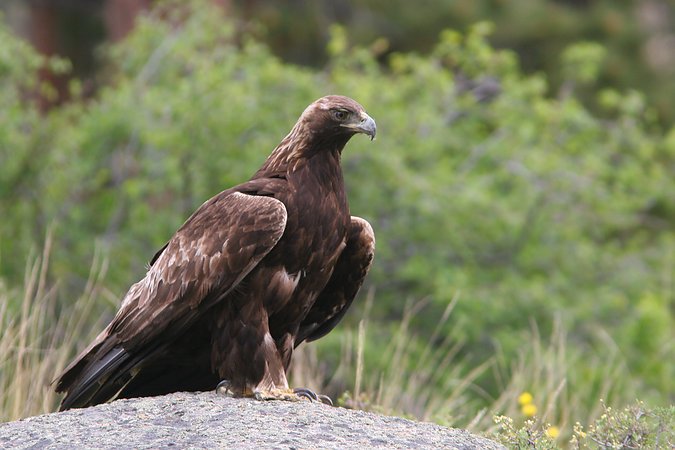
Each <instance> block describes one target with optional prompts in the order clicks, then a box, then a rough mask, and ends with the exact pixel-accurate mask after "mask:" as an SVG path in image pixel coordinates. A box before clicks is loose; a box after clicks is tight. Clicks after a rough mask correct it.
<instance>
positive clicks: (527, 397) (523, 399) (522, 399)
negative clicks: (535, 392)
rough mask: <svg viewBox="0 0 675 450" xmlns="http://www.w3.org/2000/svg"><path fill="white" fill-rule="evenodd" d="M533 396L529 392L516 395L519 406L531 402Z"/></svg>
mask: <svg viewBox="0 0 675 450" xmlns="http://www.w3.org/2000/svg"><path fill="white" fill-rule="evenodd" d="M532 400H533V397H532V394H530V393H529V392H523V393H522V394H520V395H519V396H518V404H519V405H521V406H525V405H529V404H530V403H532Z"/></svg>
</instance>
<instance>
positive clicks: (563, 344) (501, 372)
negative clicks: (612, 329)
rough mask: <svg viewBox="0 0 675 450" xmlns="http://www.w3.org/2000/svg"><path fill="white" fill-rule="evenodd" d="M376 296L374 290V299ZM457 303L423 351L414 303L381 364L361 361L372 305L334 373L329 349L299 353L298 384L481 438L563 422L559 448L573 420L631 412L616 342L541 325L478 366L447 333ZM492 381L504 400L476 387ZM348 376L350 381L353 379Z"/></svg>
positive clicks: (348, 338)
mask: <svg viewBox="0 0 675 450" xmlns="http://www.w3.org/2000/svg"><path fill="white" fill-rule="evenodd" d="M372 299H373V294H372V293H370V294H369V296H368V301H369V302H372ZM457 301H458V299H457V298H455V299H453V301H452V302H451V303H450V304H449V305H448V306H447V308H446V310H445V312H444V313H443V314H442V316H441V317H440V319H439V322H438V324H437V326H436V328H435V330H434V331H433V332H432V335H431V338H430V339H427V340H426V343H425V344H424V347H423V348H422V349H421V350H420V349H419V348H415V347H414V345H413V343H415V342H419V339H418V338H419V336H417V334H416V333H415V332H414V330H412V329H411V328H410V322H411V320H412V318H413V317H414V316H415V314H416V313H417V311H418V310H419V309H420V308H423V307H425V302H415V303H411V304H409V305H408V307H407V308H406V309H405V312H404V314H403V316H402V318H401V320H400V322H399V323H398V325H397V327H396V329H395V330H393V332H392V339H391V341H390V343H389V345H388V346H387V347H385V348H383V349H382V351H381V354H382V355H383V362H382V361H380V362H379V363H378V364H376V362H375V361H369V360H367V359H364V357H363V355H364V353H365V351H364V348H365V347H366V345H367V344H366V342H367V340H368V339H369V334H371V331H372V330H369V328H371V327H372V325H370V326H369V319H368V314H367V311H368V310H369V307H368V306H366V308H365V310H366V314H365V318H364V319H363V320H361V321H360V322H359V326H358V328H357V329H353V330H348V331H347V332H346V333H345V334H344V337H343V343H342V351H341V356H340V364H339V367H338V368H337V370H336V371H335V373H333V374H330V373H326V372H325V370H326V368H325V367H322V366H321V365H320V364H319V362H320V361H321V356H320V354H321V351H320V350H317V346H311V345H310V346H304V347H300V348H299V349H298V352H297V354H296V356H294V358H295V359H294V363H293V370H292V374H291V375H292V381H293V382H295V384H306V385H310V386H314V387H317V388H318V389H322V390H324V391H325V392H331V393H334V392H336V387H337V388H338V389H337V390H338V391H339V390H340V389H342V390H345V389H347V392H346V393H345V394H344V395H343V396H342V398H341V399H340V403H341V404H342V405H343V406H347V407H351V408H359V409H367V410H373V411H377V412H382V413H385V414H393V415H402V416H407V417H413V418H417V419H421V420H427V421H434V422H437V423H441V424H444V425H447V426H454V427H459V428H465V429H468V430H470V431H474V432H481V433H487V434H490V433H492V432H495V431H497V429H498V428H499V426H498V425H497V424H496V423H495V420H494V418H495V416H496V415H505V416H508V417H511V418H513V419H514V421H515V423H516V425H517V424H521V425H522V424H524V423H525V422H526V421H527V420H530V421H533V425H532V426H536V427H539V428H546V427H547V426H548V425H549V424H550V425H555V426H556V428H557V429H558V430H559V435H558V437H557V439H558V441H559V442H560V443H564V442H567V441H568V440H569V438H570V437H571V436H572V433H573V429H574V425H575V423H577V422H579V423H581V424H590V423H593V422H594V421H595V420H597V419H598V418H599V417H600V416H601V415H602V414H603V412H604V404H612V405H616V406H617V407H624V406H626V405H628V404H630V403H632V402H633V401H634V400H635V398H636V397H635V389H634V387H633V386H632V384H631V381H630V379H629V377H627V376H626V366H625V364H624V361H623V359H622V357H621V355H620V352H619V351H618V349H617V348H616V345H614V344H613V342H612V341H611V340H610V339H609V337H608V336H607V335H606V334H605V333H602V331H599V332H598V337H597V339H598V343H597V349H596V350H593V349H591V348H588V347H578V346H576V345H574V339H572V338H571V337H570V336H569V335H568V334H567V332H566V330H565V328H564V326H563V324H562V320H560V319H558V320H556V321H555V326H554V328H553V331H552V333H551V335H550V336H541V335H540V333H539V330H538V328H537V326H536V324H534V323H533V324H532V325H531V329H530V331H529V333H527V335H526V337H525V338H524V339H523V344H522V348H521V351H520V353H519V356H518V358H517V359H516V360H514V361H508V360H506V358H505V356H504V354H503V353H502V352H501V350H500V349H499V347H498V345H497V346H496V349H495V354H494V356H493V357H492V358H490V359H488V360H486V361H484V362H483V363H481V364H478V365H473V366H472V365H470V364H469V363H468V361H467V360H466V358H465V357H464V356H462V352H461V350H462V345H461V343H453V342H452V338H451V337H449V336H446V337H441V336H439V334H440V330H442V329H444V328H445V327H444V325H445V324H446V322H448V321H450V320H452V314H451V313H452V310H453V308H454V306H455V305H456V303H457ZM439 338H441V339H439ZM439 342H440V344H439ZM434 343H435V344H434ZM485 376H492V377H493V378H494V379H495V380H496V381H497V384H498V386H500V390H499V391H500V392H499V394H498V395H497V396H496V397H495V396H491V395H489V394H488V393H486V392H485V391H483V390H482V389H481V388H480V386H479V385H478V379H479V377H485ZM345 378H346V379H349V380H350V381H348V382H347V383H345ZM525 392H528V393H530V394H531V395H532V396H533V405H535V407H536V414H535V415H534V416H533V417H531V416H530V415H529V413H528V414H526V413H524V412H523V408H522V405H520V404H519V402H518V398H519V397H520V395H521V394H523V393H525ZM602 401H604V403H603V402H602Z"/></svg>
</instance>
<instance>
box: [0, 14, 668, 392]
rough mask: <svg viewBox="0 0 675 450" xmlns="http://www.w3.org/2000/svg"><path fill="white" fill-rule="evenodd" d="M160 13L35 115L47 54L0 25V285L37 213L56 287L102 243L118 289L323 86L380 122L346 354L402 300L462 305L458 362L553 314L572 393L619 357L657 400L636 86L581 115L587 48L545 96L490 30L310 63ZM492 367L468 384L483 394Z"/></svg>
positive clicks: (451, 331)
mask: <svg viewBox="0 0 675 450" xmlns="http://www.w3.org/2000/svg"><path fill="white" fill-rule="evenodd" d="M516 3H518V2H516ZM192 4H193V2H190V3H189V4H185V5H192ZM177 5H178V4H177V3H176V4H173V5H172V6H173V7H167V8H159V9H158V10H156V11H155V12H153V13H152V14H150V15H148V16H147V17H142V18H141V19H140V20H139V21H138V25H137V27H136V29H135V31H134V32H133V33H132V34H131V35H130V36H129V37H128V38H127V39H126V40H125V41H123V42H121V43H120V44H118V45H116V46H113V47H110V48H107V49H105V50H104V51H103V54H104V55H105V63H104V67H105V69H106V70H105V72H104V75H105V76H104V79H103V81H102V83H103V87H102V88H101V89H100V91H99V92H98V94H97V96H96V97H95V98H93V99H87V100H84V99H80V100H78V98H77V95H78V92H80V90H81V89H80V87H79V85H78V83H77V82H76V81H75V82H73V86H72V91H73V96H74V100H73V101H72V102H70V103H69V104H67V105H66V106H63V107H61V108H58V109H54V110H52V111H51V112H50V113H48V114H46V115H40V114H38V113H37V111H36V110H35V108H34V107H33V106H32V104H33V103H32V102H31V101H30V93H31V92H34V90H35V86H36V83H37V76H36V74H37V71H38V69H39V68H40V67H44V65H45V64H56V66H59V67H61V66H62V67H61V68H62V69H67V64H66V63H64V62H63V61H51V62H50V61H45V60H44V59H42V58H40V57H38V56H36V55H35V54H34V52H32V51H31V50H30V49H29V48H28V47H27V46H26V45H25V44H23V43H21V42H20V41H18V40H16V39H15V38H13V37H12V36H11V35H10V34H9V33H8V31H7V29H6V26H5V25H1V26H0V34H1V37H2V39H0V42H1V44H0V78H1V82H0V98H1V99H3V106H2V108H0V116H1V120H0V211H2V216H3V220H2V222H0V273H1V274H2V277H3V278H4V279H5V283H8V284H9V285H19V284H20V279H21V277H22V274H23V273H24V265H25V264H26V261H27V260H28V255H29V254H31V252H33V253H35V252H37V251H38V250H39V249H40V248H41V247H42V245H43V244H42V241H43V240H44V235H45V230H46V229H47V228H51V229H52V233H53V240H54V243H53V251H52V256H51V263H50V273H49V276H50V277H51V279H53V280H60V283H61V284H60V289H61V290H62V291H63V292H64V295H65V296H68V295H69V294H72V296H73V298H75V296H76V294H75V293H76V292H81V291H82V289H83V286H84V285H85V283H86V280H87V278H88V275H89V272H90V266H91V261H92V260H93V259H94V252H95V249H97V248H102V249H103V250H104V252H106V254H107V256H108V258H109V261H110V263H111V264H110V269H109V271H108V275H107V283H108V286H109V287H110V288H111V289H112V290H113V291H115V292H117V293H119V296H120V297H121V296H122V294H123V293H124V291H125V289H126V288H127V287H128V286H129V285H130V284H131V283H132V282H134V281H135V280H137V279H138V278H140V277H141V275H142V273H143V266H144V264H145V263H146V261H147V260H148V259H149V258H150V257H151V256H152V255H153V254H154V252H155V251H156V250H157V249H158V248H160V247H161V246H162V245H163V244H164V243H165V241H166V240H167V239H168V238H169V237H170V236H171V234H172V233H173V232H174V231H175V229H176V228H177V227H178V226H180V224H181V222H182V221H183V220H185V218H187V217H188V215H189V214H190V213H191V212H192V211H193V210H194V209H195V208H196V207H198V206H199V204H200V203H201V202H203V201H204V200H206V199H207V198H209V197H210V196H212V195H214V194H216V193H217V192H218V191H220V190H221V189H223V188H226V187H229V186H231V185H233V184H236V183H239V182H242V181H244V180H246V179H247V178H248V177H249V176H250V175H251V174H253V173H254V172H255V170H256V169H257V168H258V167H259V165H260V164H261V163H262V162H263V161H264V159H265V157H266V156H267V154H269V152H270V151H271V150H272V149H273V148H274V147H275V145H276V144H277V143H278V142H279V141H280V139H281V138H282V137H283V136H284V135H285V134H286V133H287V132H288V130H289V129H290V127H291V126H292V124H293V123H294V122H295V120H296V119H297V117H298V116H299V114H300V113H301V112H302V110H303V109H304V107H305V106H306V105H307V104H308V103H310V102H311V101H313V100H314V99H315V98H317V97H320V96H322V95H325V94H328V93H340V94H344V95H348V96H350V97H353V98H355V99H357V100H358V101H359V102H361V103H362V104H363V105H365V107H366V109H367V110H368V112H369V113H370V114H371V115H372V116H373V117H374V118H375V119H376V120H377V123H378V138H377V140H376V141H375V143H370V142H368V141H367V140H366V139H359V138H358V137H357V138H355V139H354V140H353V142H351V143H350V144H349V146H348V148H347V150H346V151H345V154H344V159H343V165H344V170H345V178H346V184H347V189H348V193H349V198H350V204H351V209H352V212H353V214H356V215H359V216H362V217H365V218H366V219H368V220H369V221H370V222H371V223H372V224H373V228H374V229H375V231H376V234H377V240H378V249H377V257H376V263H375V265H374V268H373V270H372V273H371V275H370V277H369V280H368V283H367V286H366V288H365V289H369V288H374V289H375V301H374V305H373V307H372V312H371V314H370V317H371V320H372V322H373V323H376V324H377V325H378V326H377V329H376V331H375V332H373V333H371V334H370V340H369V342H368V344H367V348H366V349H365V350H364V352H365V358H366V360H368V361H373V362H375V363H376V361H378V358H382V357H383V355H382V354H381V348H382V347H381V345H383V343H385V342H387V341H389V340H390V339H391V332H392V330H394V329H395V328H394V327H395V323H396V321H397V320H398V318H400V317H401V314H402V311H403V309H404V305H405V304H406V302H407V301H408V300H410V299H419V298H426V299H428V301H429V303H430V305H429V307H427V308H424V309H421V310H419V311H417V312H416V314H415V315H414V317H412V318H411V319H410V320H411V322H410V328H411V329H414V330H417V331H416V333H415V338H413V339H418V340H419V341H420V342H425V340H427V339H429V337H430V335H431V331H430V330H433V329H435V327H436V325H437V324H438V317H439V316H441V315H442V313H443V311H444V310H445V309H446V307H447V305H448V304H449V302H450V301H451V300H452V299H453V298H454V297H458V298H459V301H458V303H457V306H456V308H455V310H454V311H453V315H452V318H451V320H448V321H446V322H444V323H443V324H442V327H443V328H442V330H441V333H440V334H436V333H434V334H435V335H439V336H443V339H440V338H439V343H440V342H441V341H443V342H445V341H446V340H447V339H451V340H452V341H453V342H455V343H461V344H462V354H461V355H462V357H463V358H464V360H465V361H466V362H468V363H470V364H469V367H470V366H471V365H474V366H478V365H479V364H482V363H483V362H484V361H486V360H487V359H489V358H490V357H491V356H492V355H493V354H494V353H495V350H496V349H499V353H500V354H501V355H503V356H502V357H503V358H504V360H507V361H508V360H509V359H512V358H515V357H516V355H517V354H518V351H519V349H520V348H522V347H523V345H524V342H526V341H527V340H528V336H530V330H531V324H532V323H535V324H537V327H538V328H539V329H540V330H541V331H542V335H543V336H548V335H552V329H553V323H554V318H556V320H557V318H560V321H561V322H562V326H563V327H564V328H565V329H566V330H569V338H568V339H569V342H568V343H567V345H569V346H570V347H574V348H575V355H577V357H576V360H577V364H575V365H574V366H572V367H570V370H573V371H575V372H574V376H573V377H572V379H574V380H575V382H576V383H579V384H582V383H585V385H586V386H589V388H588V389H589V392H591V393H590V394H589V396H588V397H589V398H588V401H589V402H593V403H594V402H596V401H597V397H594V395H596V396H599V395H601V394H602V391H601V390H600V386H601V385H602V381H603V380H602V377H603V376H607V375H606V374H604V375H603V371H602V370H589V368H588V367H586V366H585V364H584V362H585V361H586V360H587V361H590V360H597V358H596V356H597V355H604V354H606V353H617V352H618V353H621V354H623V355H624V356H625V358H626V360H627V361H628V367H627V369H628V370H626V371H625V373H623V374H622V376H625V377H626V378H627V380H629V382H630V385H631V386H633V387H634V388H635V390H636V392H637V394H638V395H639V396H640V397H641V398H644V399H646V400H652V401H654V402H656V403H657V404H662V403H664V402H668V401H672V398H673V389H672V388H673V387H672V380H673V379H675V373H674V369H673V361H675V354H674V349H673V342H674V339H673V330H674V329H675V326H674V325H675V324H674V323H673V322H674V321H673V296H674V291H673V274H674V272H675V227H674V226H673V224H674V223H675V195H674V193H675V179H674V177H673V176H672V175H673V173H674V171H675V128H673V129H671V130H670V131H668V132H666V133H662V132H660V128H659V127H658V126H657V124H656V114H655V113H654V110H653V107H652V106H650V103H649V102H647V101H646V100H645V98H644V97H643V95H642V94H641V93H640V92H639V91H635V90H628V91H624V90H616V89H609V88H608V89H605V90H602V91H600V92H598V93H597V94H596V93H594V94H593V95H595V97H596V98H595V99H594V100H595V101H597V104H598V107H599V108H603V111H602V118H600V117H599V116H598V115H596V114H595V113H593V112H591V111H589V109H588V108H587V107H585V106H584V104H583V103H582V101H581V100H580V98H579V96H578V93H577V85H579V86H583V85H588V84H589V83H593V81H594V80H595V79H597V77H600V76H601V72H602V71H601V70H600V69H599V66H598V63H597V60H598V58H599V57H601V56H602V55H603V54H606V49H604V48H603V47H602V46H600V45H598V44H591V43H587V42H586V43H584V42H581V43H575V44H574V45H572V46H570V47H569V48H568V49H567V50H565V51H564V52H562V57H561V62H560V63H561V64H563V67H565V69H564V70H562V71H560V75H564V76H566V77H567V79H565V80H561V81H562V82H563V84H565V85H566V86H568V88H567V90H566V92H565V95H562V96H560V97H558V98H551V97H550V96H548V95H547V92H548V91H549V87H550V83H551V82H552V80H551V79H549V78H548V77H547V76H546V75H544V74H535V75H526V74H524V73H523V71H522V69H521V67H520V64H521V61H520V59H519V58H518V56H517V55H516V53H514V52H513V51H507V50H496V49H495V48H493V47H492V46H491V45H490V44H489V43H488V41H487V40H488V36H489V35H490V33H493V32H495V28H494V27H493V26H491V25H489V24H486V23H479V24H477V25H475V26H473V27H471V28H470V30H469V31H468V32H467V33H465V34H461V33H459V32H456V31H452V30H445V31H443V32H442V33H441V34H440V37H439V38H438V40H437V42H436V44H435V45H434V47H433V48H432V49H431V50H430V51H429V53H428V54H419V53H406V52H396V53H392V54H390V55H389V56H388V57H387V58H386V61H385V64H382V61H381V54H380V47H381V45H380V44H381V42H380V43H379V44H378V41H375V43H374V44H373V45H366V46H356V45H354V44H353V42H352V40H351V35H350V33H348V32H347V31H346V29H344V28H340V27H334V28H332V31H331V33H332V40H331V42H330V45H329V46H328V49H329V52H330V58H329V60H328V61H327V63H326V65H325V67H323V68H322V69H311V68H307V67H299V66H296V65H293V64H290V63H285V62H282V61H281V60H280V59H279V58H277V57H275V56H273V54H272V53H271V51H270V50H269V49H268V48H267V47H266V46H265V45H263V44H261V43H260V41H259V40H257V39H256V38H254V37H251V36H250V35H247V34H245V33H241V32H238V31H237V30H236V28H235V27H234V26H233V25H232V24H231V23H230V22H228V21H227V20H225V19H224V18H223V17H222V16H221V14H220V12H219V10H217V9H214V8H212V7H211V6H209V5H206V4H203V3H199V2H198V3H197V6H180V7H178V6H177ZM181 5H182V4H181ZM417 9H420V10H422V9H423V8H417ZM497 29H498V28H497ZM9 306H10V309H11V308H12V307H18V306H12V305H9ZM110 313H112V311H110ZM360 313H361V310H360V309H359V306H356V307H355V308H354V310H353V311H352V312H351V314H350V315H349V316H348V318H347V319H346V320H347V321H355V320H357V318H358V316H359V314H360ZM372 328H373V327H372V326H371V329H372ZM339 339H340V327H338V330H336V332H334V333H331V335H329V336H328V337H327V338H325V339H324V340H322V341H320V342H319V343H318V345H319V347H320V349H323V350H322V351H321V352H320V353H321V358H325V360H326V361H327V363H328V364H331V363H332V364H337V362H338V361H339V355H337V354H335V353H334V352H333V353H331V351H332V350H334V349H335V345H336V342H337V341H338V340H339ZM420 348H424V345H423V344H420ZM384 356H386V355H384ZM507 366H508V365H507ZM489 375H490V374H489V373H485V374H483V375H482V376H481V377H480V378H479V379H478V380H477V381H476V383H478V385H479V386H480V387H479V388H478V389H477V391H478V392H480V394H477V397H478V398H484V397H493V398H495V397H498V395H499V389H500V383H498V382H496V381H495V380H494V378H493V377H491V376H489ZM504 375H505V376H508V374H504ZM593 386H596V387H597V389H595V390H594V389H593ZM631 392H633V391H631ZM619 394H620V393H619Z"/></svg>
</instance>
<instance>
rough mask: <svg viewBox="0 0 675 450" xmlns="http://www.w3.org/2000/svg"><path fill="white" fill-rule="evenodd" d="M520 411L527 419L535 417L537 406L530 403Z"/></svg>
mask: <svg viewBox="0 0 675 450" xmlns="http://www.w3.org/2000/svg"><path fill="white" fill-rule="evenodd" d="M520 411H521V412H522V413H523V414H524V415H525V416H526V417H533V416H534V415H535V414H537V405H535V404H534V403H528V404H526V405H523V406H522V408H520Z"/></svg>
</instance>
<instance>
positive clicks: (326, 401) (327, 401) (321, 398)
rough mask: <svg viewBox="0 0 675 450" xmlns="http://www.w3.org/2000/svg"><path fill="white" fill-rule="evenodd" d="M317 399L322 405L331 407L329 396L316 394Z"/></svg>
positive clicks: (331, 401)
mask: <svg viewBox="0 0 675 450" xmlns="http://www.w3.org/2000/svg"><path fill="white" fill-rule="evenodd" d="M317 398H318V400H319V401H320V402H321V403H323V404H324V405H329V406H333V400H331V399H330V397H329V396H327V395H323V394H317Z"/></svg>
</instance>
